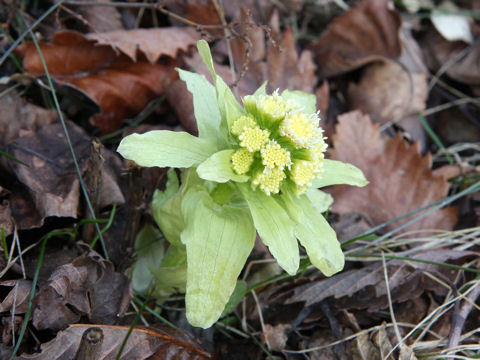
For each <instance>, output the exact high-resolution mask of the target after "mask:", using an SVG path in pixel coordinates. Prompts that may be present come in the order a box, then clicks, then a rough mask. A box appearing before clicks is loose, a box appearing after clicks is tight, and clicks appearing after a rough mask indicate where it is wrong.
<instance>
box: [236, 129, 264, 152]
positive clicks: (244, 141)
mask: <svg viewBox="0 0 480 360" xmlns="http://www.w3.org/2000/svg"><path fill="white" fill-rule="evenodd" d="M269 136H270V132H269V131H268V130H262V129H260V128H259V127H258V126H257V127H255V128H246V129H244V130H243V131H242V133H241V134H240V136H239V137H238V138H239V139H240V146H241V147H243V148H246V149H248V151H250V152H255V151H258V150H260V149H261V148H262V146H263V144H265V143H266V142H267V140H268V137H269Z"/></svg>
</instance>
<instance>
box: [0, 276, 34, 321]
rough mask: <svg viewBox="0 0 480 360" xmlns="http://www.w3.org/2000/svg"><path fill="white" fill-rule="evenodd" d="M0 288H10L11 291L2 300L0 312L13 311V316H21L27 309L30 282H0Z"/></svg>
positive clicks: (21, 280) (22, 280)
mask: <svg viewBox="0 0 480 360" xmlns="http://www.w3.org/2000/svg"><path fill="white" fill-rule="evenodd" d="M0 286H8V287H12V290H10V292H9V293H8V295H7V296H6V297H5V299H3V301H2V303H1V304H0V312H5V311H13V310H14V309H15V314H23V313H25V312H26V311H27V308H28V297H29V295H30V290H31V289H32V282H31V281H30V280H24V279H20V280H7V281H2V282H1V283H0Z"/></svg>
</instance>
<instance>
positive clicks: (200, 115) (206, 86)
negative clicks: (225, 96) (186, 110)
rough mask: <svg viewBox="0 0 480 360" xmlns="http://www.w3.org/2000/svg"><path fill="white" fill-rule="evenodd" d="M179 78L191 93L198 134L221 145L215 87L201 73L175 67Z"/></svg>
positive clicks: (222, 143) (220, 119)
mask: <svg viewBox="0 0 480 360" xmlns="http://www.w3.org/2000/svg"><path fill="white" fill-rule="evenodd" d="M177 71H178V73H179V75H180V79H182V80H183V81H185V83H186V84H187V89H188V90H189V91H190V92H191V93H192V95H193V108H194V112H195V119H196V120H197V126H198V136H199V137H200V138H205V139H210V140H212V141H214V142H216V143H217V145H218V146H220V147H222V146H223V145H224V143H225V141H224V140H223V139H222V138H221V137H220V136H219V129H220V123H221V121H222V117H221V115H220V111H219V110H218V103H217V96H216V91H215V87H214V86H213V85H212V84H210V82H209V81H208V80H207V79H206V78H205V76H203V75H199V74H195V73H192V72H190V71H185V70H181V69H177Z"/></svg>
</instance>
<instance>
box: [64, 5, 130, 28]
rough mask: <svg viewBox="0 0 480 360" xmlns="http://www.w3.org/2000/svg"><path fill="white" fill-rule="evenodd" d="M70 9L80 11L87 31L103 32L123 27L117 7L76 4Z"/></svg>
mask: <svg viewBox="0 0 480 360" xmlns="http://www.w3.org/2000/svg"><path fill="white" fill-rule="evenodd" d="M74 1H75V0H74ZM87 1H89V2H92V3H94V2H97V3H98V2H100V3H102V2H105V3H111V2H113V1H112V0H99V1H94V0H87ZM72 9H73V11H75V12H78V13H80V14H81V15H82V16H83V18H84V19H85V20H86V22H87V24H86V25H87V26H88V31H92V32H94V31H95V32H105V31H113V30H120V29H123V24H122V15H121V14H120V12H119V11H118V9H117V8H115V7H113V6H76V7H73V8H72Z"/></svg>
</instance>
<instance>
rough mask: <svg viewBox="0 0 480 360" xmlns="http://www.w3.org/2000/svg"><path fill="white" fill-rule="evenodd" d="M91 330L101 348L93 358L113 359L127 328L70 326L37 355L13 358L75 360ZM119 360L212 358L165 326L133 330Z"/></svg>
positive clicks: (189, 338)
mask: <svg viewBox="0 0 480 360" xmlns="http://www.w3.org/2000/svg"><path fill="white" fill-rule="evenodd" d="M92 327H95V328H96V329H99V330H100V331H101V334H103V338H102V339H103V340H102V343H101V347H100V348H99V349H98V350H97V351H96V355H97V357H95V358H96V359H105V360H107V359H108V360H113V359H116V356H117V354H118V353H119V351H120V347H121V345H122V342H123V340H124V339H125V338H126V336H128V332H129V330H130V327H129V326H108V325H83V324H75V325H71V326H70V327H69V328H68V329H66V330H63V331H60V332H59V333H58V334H57V337H56V338H55V339H53V340H52V341H50V342H48V343H46V344H43V345H42V348H41V352H40V353H38V354H32V355H21V356H18V357H16V358H15V359H16V360H27V359H34V360H53V359H55V360H58V359H65V360H67V359H75V356H76V354H77V352H78V350H79V345H80V341H81V339H82V335H83V333H84V332H85V331H87V330H89V329H91V328H92ZM97 331H98V330H97ZM120 359H122V360H132V359H135V360H146V359H162V360H174V359H185V360H205V359H213V356H212V355H211V354H210V353H208V352H206V351H205V350H203V349H202V347H201V344H200V343H199V341H198V340H197V339H196V338H194V337H193V336H192V335H190V334H188V333H186V332H182V333H179V332H176V331H174V330H172V329H171V328H167V327H161V328H160V327H159V328H141V327H136V328H133V331H132V333H131V334H130V335H129V336H128V340H127V342H126V344H125V347H124V348H123V351H122V353H121V356H120Z"/></svg>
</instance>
